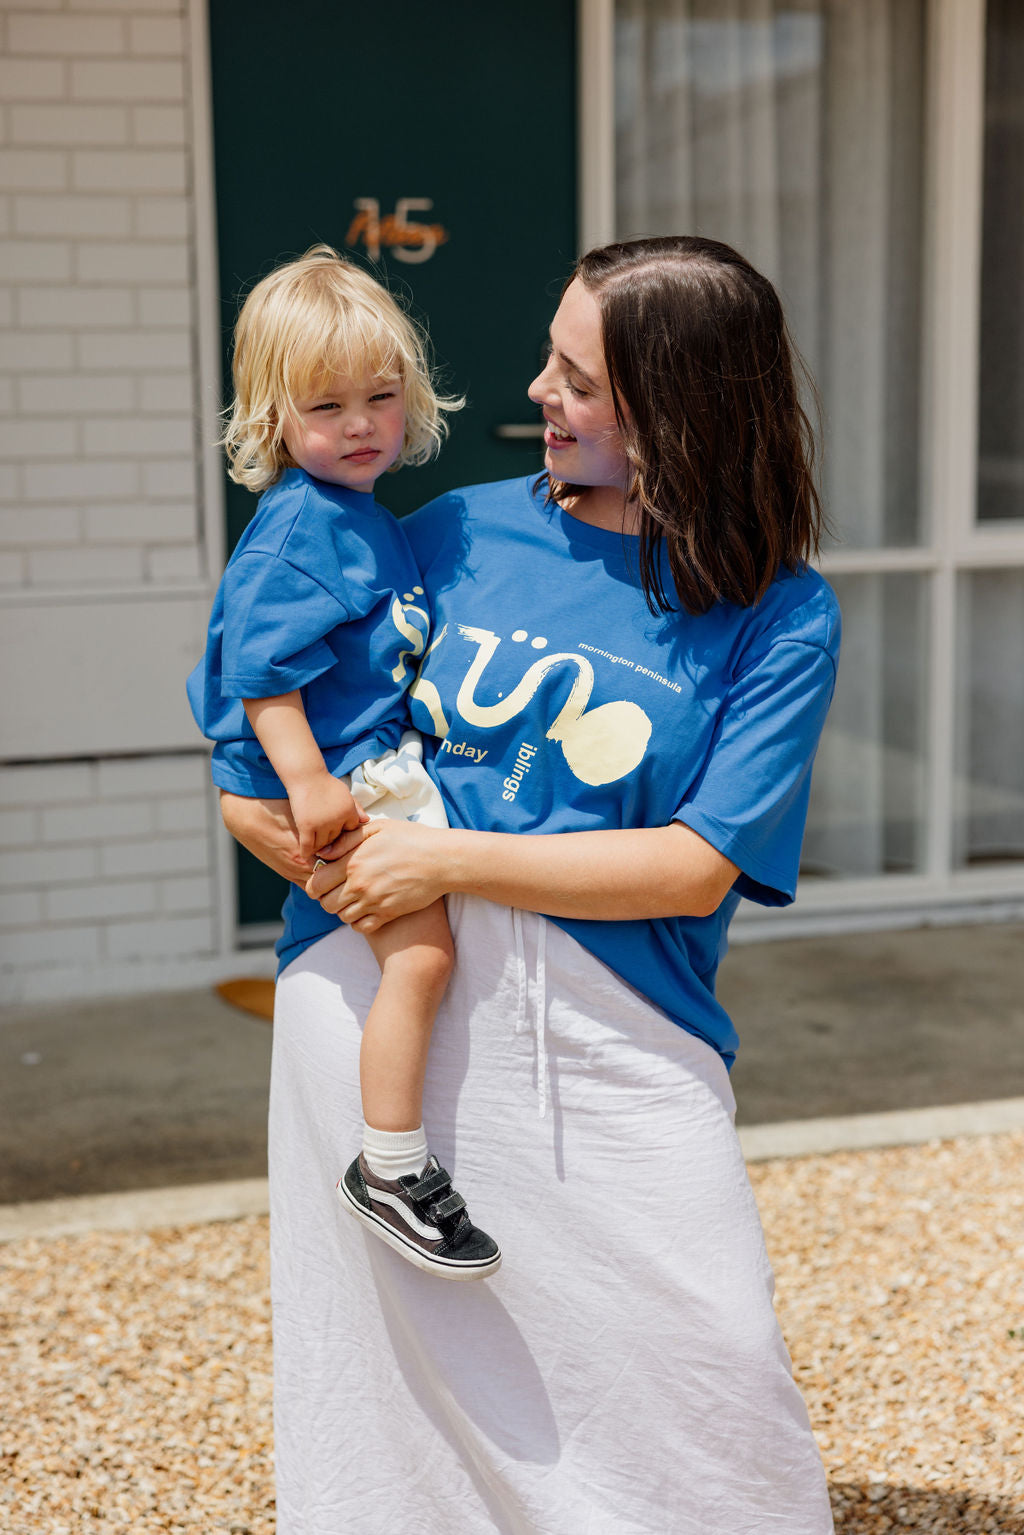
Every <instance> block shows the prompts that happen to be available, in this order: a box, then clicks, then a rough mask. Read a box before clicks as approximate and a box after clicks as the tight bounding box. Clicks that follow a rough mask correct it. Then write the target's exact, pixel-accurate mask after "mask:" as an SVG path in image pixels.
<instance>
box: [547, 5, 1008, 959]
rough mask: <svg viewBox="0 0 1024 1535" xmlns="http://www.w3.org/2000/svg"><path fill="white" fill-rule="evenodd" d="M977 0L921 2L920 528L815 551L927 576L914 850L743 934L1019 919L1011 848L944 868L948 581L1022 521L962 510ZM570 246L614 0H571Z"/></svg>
mask: <svg viewBox="0 0 1024 1535" xmlns="http://www.w3.org/2000/svg"><path fill="white" fill-rule="evenodd" d="M985 20H986V14H985V0H928V8H927V38H928V57H927V60H926V75H925V78H926V116H925V146H924V160H925V198H924V206H925V209H926V213H925V221H926V222H925V228H924V249H925V257H924V292H923V295H922V297H923V307H922V315H923V323H922V353H921V361H920V366H921V372H922V404H923V413H922V434H921V466H920V467H921V486H922V497H923V508H922V510H923V518H922V526H923V530H924V540H923V542H922V543H921V544H919V545H914V546H912V547H910V546H905V547H892V548H882V549H864V550H855V549H842V550H830V551H828V552H827V553H826V554H824V555H823V557H822V559H821V562H820V568H821V570H822V572H823V574H824V575H826V576H829V575H833V574H834V575H837V576H838V575H843V576H858V575H875V574H887V573H890V572H907V573H917V574H919V575H920V577H921V579H922V580H923V581H925V582H926V583H927V591H926V601H927V611H928V657H927V661H928V677H927V679H926V688H927V700H926V736H925V781H926V788H925V804H924V815H925V858H924V868H923V870H922V871H921V872H919V873H913V874H886V875H880V876H877V877H870V878H853V877H849V878H837V879H834V880H831V879H830V880H807V881H805V882H804V883H803V884H802V885H801V888H800V892H799V894H798V897H797V901H796V903H795V905H794V906H793V907H792V908H790V909H789V910H788V911H786V912H777V911H772V912H769V911H763V910H760V909H758V908H754V907H752V906H750V905H749V904H747V903H744V906H743V907H741V914H740V915H739V916H738V919H737V920H738V924H739V927H740V930H741V933H746V935H747V936H749V937H750V938H756V937H762V936H770V935H772V934H773V933H775V932H778V933H780V934H785V935H788V936H795V935H796V934H797V932H800V931H806V932H815V931H825V930H837V929H839V928H846V929H849V928H850V927H851V926H858V927H881V926H886V925H910V924H912V923H916V922H919V921H921V920H924V919H926V918H931V919H932V920H936V918H938V919H939V920H941V919H943V918H945V919H946V920H960V919H963V918H974V919H978V918H986V917H991V916H993V915H999V916H1024V860H1022V861H1019V862H1008V863H1006V864H1001V865H999V866H998V867H987V868H983V869H957V868H955V867H954V865H953V854H954V847H953V842H954V811H955V774H956V765H957V762H958V760H959V757H960V754H959V753H958V749H957V748H958V740H957V732H958V730H962V729H965V728H966V720H965V719H964V718H963V717H962V712H961V713H960V714H958V711H957V707H956V703H957V700H956V688H957V658H958V644H959V643H960V640H959V638H958V635H959V632H960V624H959V623H958V586H959V584H960V578H961V576H962V575H963V574H964V573H965V572H971V571H977V570H1005V569H1020V570H1022V571H1024V519H1022V520H1020V521H1015V522H1000V523H998V524H984V523H979V522H978V521H977V471H978V424H977V414H978V370H979V366H980V357H979V333H980V281H981V241H982V195H983V155H984V113H985ZM578 37H579V91H578V100H579V103H580V117H579V145H580V150H579V153H580V163H579V198H580V202H579V230H580V245H581V250H586V249H588V248H590V247H591V246H593V245H598V244H603V243H606V242H607V241H609V240H612V239H614V238H615V107H614V104H615V70H614V65H615V0H578Z"/></svg>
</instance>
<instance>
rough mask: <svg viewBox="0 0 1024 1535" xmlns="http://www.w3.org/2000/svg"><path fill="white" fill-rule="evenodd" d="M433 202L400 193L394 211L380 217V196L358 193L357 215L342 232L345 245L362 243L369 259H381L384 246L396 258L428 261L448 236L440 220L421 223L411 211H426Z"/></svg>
mask: <svg viewBox="0 0 1024 1535" xmlns="http://www.w3.org/2000/svg"><path fill="white" fill-rule="evenodd" d="M433 206H434V201H433V198H430V197H400V198H399V199H398V201H397V202H396V203H395V211H394V213H385V214H384V216H383V217H381V211H380V199H379V198H376V197H357V198H356V200H355V208H356V215H355V218H354V219H353V220H352V222H351V224H350V225H349V228H348V234H347V235H346V236H345V244H346V245H365V246H366V251H367V254H368V256H369V257H370V259H371V260H372V261H379V260H380V253H381V250H382V248H386V249H387V250H388V252H389V253H390V254H391V255H392V256H393V257H394V258H395V260H396V261H410V262H417V261H429V260H430V258H431V256H432V255H433V254H434V252H435V251H436V250H437V247H438V246H439V245H444V243H445V242H446V240H447V239H448V231H447V229H445V228H444V226H443V225H441V224H421V223H418V222H417V221H415V220H414V219H410V217H409V215H410V214H412V213H429V212H430V210H431V208H433Z"/></svg>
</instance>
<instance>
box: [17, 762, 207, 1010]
mask: <svg viewBox="0 0 1024 1535" xmlns="http://www.w3.org/2000/svg"><path fill="white" fill-rule="evenodd" d="M213 814H214V809H213V796H212V794H211V791H210V783H209V763H208V759H207V756H206V753H205V751H203V750H197V751H196V752H190V753H178V754H174V755H167V756H160V757H139V758H113V759H108V760H98V761H89V762H73V763H38V764H33V765H31V766H9V767H7V768H4V769H0V841H2V843H3V848H4V850H3V853H2V855H0V995H2V996H4V997H5V998H6V1000H8V1001H12V1000H19V999H21V998H23V997H31V998H38V997H45V996H46V995H48V994H50V995H66V994H69V992H71V993H72V994H73V992H74V991H75V990H79V991H81V992H83V993H87V992H89V991H92V992H102V991H103V990H108V989H109V990H118V989H124V984H125V976H124V971H125V968H126V967H127V968H128V972H129V978H130V974H131V965H132V962H137V961H145V962H149V964H150V966H151V964H152V961H154V960H159V961H163V962H168V961H172V962H175V963H176V966H177V970H176V973H177V976H178V982H177V984H179V985H181V984H183V983H185V984H187V981H185V979H184V978H186V977H187V975H188V973H189V972H188V969H187V968H186V967H187V965H188V963H191V964H192V965H193V966H194V967H196V966H202V964H203V963H204V962H205V963H206V965H207V968H208V967H209V964H210V962H212V961H213V960H214V958H215V956H216V952H217V931H216V920H215V914H216V900H217V895H216V888H215V881H214V878H213V876H212V873H211V867H212V862H211V832H212V817H213ZM118 972H120V974H118ZM142 976H143V977H146V976H150V977H151V976H152V970H151V968H150V969H149V970H144V971H143V972H142ZM140 984H142V979H141V978H140ZM150 984H152V982H151V981H150Z"/></svg>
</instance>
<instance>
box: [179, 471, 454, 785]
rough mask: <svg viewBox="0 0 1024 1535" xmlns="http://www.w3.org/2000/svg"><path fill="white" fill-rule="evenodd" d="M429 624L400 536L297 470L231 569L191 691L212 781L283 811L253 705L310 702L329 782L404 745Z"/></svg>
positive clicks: (263, 508)
mask: <svg viewBox="0 0 1024 1535" xmlns="http://www.w3.org/2000/svg"><path fill="white" fill-rule="evenodd" d="M428 627H429V622H428V618H427V609H426V606H425V604H424V601H423V588H422V586H421V584H420V576H419V571H418V570H417V568H416V563H415V560H414V559H413V556H412V552H411V550H410V548H409V544H408V540H407V539H406V537H405V534H404V533H403V531H402V529H401V528H400V526H399V525H398V523H397V522H396V521H395V519H394V518H393V517H392V516H391V514H390V513H389V512H387V511H385V510H384V508H383V507H381V506H378V505H377V503H376V502H375V501H374V499H373V497H372V496H371V495H366V494H364V493H362V492H359V491H352V490H344V489H342V488H341V487H340V486H337V485H327V484H325V483H324V482H323V481H321V480H314V479H312V478H311V477H310V476H309V475H308V474H306V473H305V471H304V470H302V469H288V470H286V471H285V473H284V475H283V476H282V477H281V479H280V480H279V481H278V482H277V483H276V484H275V485H272V486H271V487H270V489H269V490H268V491H266V492H265V493H264V495H263V496H261V498H260V502H259V506H258V507H257V509H256V515H255V516H254V517H253V519H252V521H251V522H250V524H249V526H248V527H247V528H246V530H245V532H244V533H243V534H242V537H241V539H240V541H239V544H238V547H237V548H236V550H235V552H234V554H233V555H232V556H231V559H230V561H229V562H228V566H227V569H226V570H225V572H224V575H223V578H222V580H221V583H220V586H219V588H218V591H217V596H216V598H215V600H214V604H213V613H212V616H211V618H210V629H209V635H208V639H207V645H206V654H205V656H204V657H203V660H202V661H201V662H200V663H199V665H198V666H197V667H196V669H195V671H194V672H193V673H192V675H191V676H190V677H189V679H188V697H189V703H190V704H191V706H192V713H193V714H194V715H195V719H196V723H197V724H198V726H199V728H200V730H201V731H202V732H203V734H204V735H205V736H207V737H208V738H209V739H210V740H212V741H214V743H215V746H214V752H213V779H214V782H215V783H216V784H218V785H219V787H220V788H222V789H230V790H232V791H233V792H234V793H235V794H244V795H247V796H249V797H253V796H266V797H270V798H284V797H285V790H284V785H283V784H282V783H281V781H280V779H279V778H278V776H277V774H276V773H275V772H274V769H273V767H272V766H271V764H270V762H269V760H268V759H267V756H266V754H265V753H264V751H263V749H262V747H261V746H260V743H259V741H258V740H257V739H256V736H255V734H254V732H253V730H252V727H251V726H250V724H249V721H248V720H247V719H246V716H245V709H244V708H243V706H242V703H241V700H242V699H243V698H276V697H279V696H280V695H281V694H282V693H291V692H293V691H294V690H295V689H301V692H302V701H303V706H304V708H305V711H306V718H307V720H308V721H309V726H310V729H311V730H312V732H313V736H314V738H315V740H316V743H317V745H318V746H319V747H320V750H321V751H322V752H323V755H324V760H325V762H326V763H327V766H328V768H329V769H330V771H331V772H332V773H335V774H339V773H348V772H350V771H351V770H352V768H354V767H355V766H356V764H357V763H359V762H362V761H364V760H365V759H366V758H368V757H375V756H379V755H380V753H381V752H383V751H386V750H387V749H388V748H391V747H395V746H397V745H398V742H399V739H400V738H401V734H402V731H403V730H404V729H407V728H408V724H409V718H408V708H407V702H406V697H405V694H406V689H407V687H408V685H409V683H410V681H411V680H412V672H411V670H410V668H409V664H408V663H409V662H410V660H411V659H412V658H414V657H417V656H419V655H421V654H422V652H423V646H424V644H425V642H426V636H427V633H428Z"/></svg>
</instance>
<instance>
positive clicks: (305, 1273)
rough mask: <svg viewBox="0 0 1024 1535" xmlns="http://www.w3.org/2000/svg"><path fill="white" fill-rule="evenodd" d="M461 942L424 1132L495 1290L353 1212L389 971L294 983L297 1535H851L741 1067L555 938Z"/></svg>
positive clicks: (283, 1386) (273, 1120) (278, 1028)
mask: <svg viewBox="0 0 1024 1535" xmlns="http://www.w3.org/2000/svg"><path fill="white" fill-rule="evenodd" d="M449 917H450V920H451V924H452V929H453V932H454V935H455V944H456V953H457V966H456V973H455V976H454V979H453V981H452V984H451V987H450V989H449V992H448V995H447V998H446V1000H445V1004H444V1006H443V1008H442V1011H441V1013H440V1015H439V1017H438V1021H437V1025H436V1027H435V1031H434V1038H433V1043H432V1046H431V1053H430V1065H429V1072H428V1077H427V1084H426V1095H425V1100H424V1123H425V1125H426V1128H427V1135H428V1139H429V1142H430V1146H431V1149H432V1150H433V1151H434V1152H435V1153H436V1154H437V1156H438V1157H439V1158H440V1161H441V1163H442V1165H443V1166H444V1167H446V1168H447V1169H448V1171H449V1172H450V1173H451V1175H452V1178H453V1180H454V1183H455V1186H456V1187H457V1188H458V1189H459V1191H460V1192H461V1193H462V1194H463V1196H464V1198H465V1199H466V1201H467V1203H468V1206H469V1210H470V1214H471V1215H472V1217H473V1219H474V1220H475V1221H476V1223H477V1224H478V1225H480V1226H482V1227H483V1228H484V1229H485V1230H487V1231H489V1232H491V1234H492V1235H493V1236H494V1237H495V1238H496V1239H497V1241H498V1242H499V1244H500V1246H501V1248H502V1252H503V1255H504V1261H503V1266H502V1268H501V1271H500V1272H499V1273H498V1274H497V1275H496V1276H495V1277H494V1278H493V1279H492V1280H487V1281H479V1282H476V1283H461V1284H455V1283H452V1282H451V1281H445V1280H443V1279H439V1278H437V1277H435V1276H433V1275H430V1274H424V1273H421V1272H420V1271H419V1270H417V1269H415V1268H413V1267H412V1265H411V1264H409V1263H406V1262H405V1261H404V1260H403V1259H402V1258H400V1257H399V1256H398V1254H397V1253H394V1252H392V1251H391V1249H390V1248H388V1247H387V1246H386V1245H385V1244H384V1243H382V1242H379V1241H377V1240H376V1238H374V1237H373V1236H372V1235H371V1234H369V1233H368V1232H367V1231H366V1230H365V1228H364V1227H363V1226H362V1225H361V1224H360V1223H359V1222H358V1221H356V1220H353V1218H352V1217H351V1216H350V1215H349V1214H348V1213H347V1212H346V1210H345V1209H344V1207H343V1206H342V1204H341V1202H340V1201H339V1199H338V1197H337V1195H336V1194H335V1188H334V1186H335V1182H336V1180H337V1179H338V1177H339V1176H340V1175H341V1173H342V1172H343V1170H344V1168H345V1167H346V1166H347V1165H348V1163H349V1162H350V1161H351V1160H352V1158H353V1157H354V1156H355V1154H356V1152H357V1151H358V1149H359V1143H360V1125H361V1114H360V1100H359V1070H358V1066H359V1040H360V1028H361V1025H362V1021H363V1019H364V1018H365V1016H366V1012H367V1009H368V1008H369V1006H370V1003H371V1001H372V999H373V995H374V991H375V988H376V984H377V979H378V972H377V967H376V964H375V962H374V960H373V958H372V956H371V953H370V950H369V947H368V945H367V944H366V943H365V941H364V940H363V939H362V938H360V937H359V936H358V935H357V934H355V933H352V932H351V931H350V930H348V929H346V928H341V929H339V930H338V931H337V932H336V933H333V934H331V935H330V936H328V937H326V938H323V939H322V940H321V941H320V942H319V943H317V944H315V945H314V946H313V947H312V948H310V949H308V950H307V951H306V952H305V953H304V954H302V955H301V956H300V957H299V958H298V959H296V960H295V961H294V962H293V963H292V964H291V965H289V966H288V968H287V969H286V970H285V971H284V973H283V974H282V976H281V979H280V981H279V984H278V991H277V1011H276V1015H275V1023H274V1053H273V1074H272V1086H271V1100H270V1192H271V1244H272V1291H273V1318H274V1370H275V1440H276V1466H277V1493H278V1523H277V1530H278V1535H493V1532H499V1535H773V1532H774V1535H828V1532H830V1531H831V1530H832V1528H833V1526H832V1518H831V1514H830V1512H829V1502H828V1496H827V1491H826V1487H825V1478H824V1474H823V1470H822V1465H821V1460H820V1457H819V1455H818V1451H817V1447H816V1445H815V1442H814V1439H813V1437H812V1434H811V1430H810V1426H809V1423H808V1418H807V1412H806V1409H805V1406H804V1403H803V1400H802V1398H801V1396H800V1393H799V1391H798V1390H797V1387H796V1385H795V1384H794V1382H793V1378H792V1372H791V1368H790V1361H789V1356H788V1354H787V1352H786V1348H785V1344H784V1343H783V1341H782V1337H781V1334H780V1332H779V1328H778V1325H777V1323H776V1319H775V1314H774V1311H773V1309H772V1289H773V1280H772V1274H771V1269H770V1267H769V1264H768V1259H767V1256H766V1253H765V1249H764V1242H763V1238H762V1234H761V1226H760V1221H759V1219H758V1214H757V1209H756V1206H755V1203H754V1197H753V1193H752V1191H751V1188H750V1184H749V1181H748V1179H747V1175H746V1169H745V1166H744V1162H743V1157H742V1154H741V1152H740V1147H739V1142H738V1140H737V1137H736V1132H735V1130H734V1127H733V1113H734V1107H735V1105H734V1100H733V1096H732V1092H731V1089H730V1087H729V1079H728V1075H727V1073H726V1071H725V1068H724V1066H723V1064H722V1062H721V1060H720V1059H719V1057H718V1056H717V1055H716V1054H715V1052H714V1051H713V1050H711V1049H710V1048H709V1047H708V1046H707V1045H705V1044H703V1043H702V1042H701V1041H700V1040H697V1039H695V1038H693V1037H692V1036H691V1035H688V1034H687V1033H685V1031H684V1030H682V1029H680V1028H677V1027H676V1026H675V1025H674V1024H672V1023H671V1022H669V1021H668V1020H667V1019H666V1018H665V1016H664V1015H663V1014H662V1013H660V1012H658V1011H657V1009H655V1008H653V1007H652V1006H651V1005H650V1004H649V1003H648V1002H647V1001H646V1000H645V999H644V998H643V997H641V996H640V995H639V994H638V993H637V992H635V991H633V990H632V989H631V988H630V987H629V986H627V985H626V984H625V983H624V982H623V981H621V980H620V979H619V978H618V977H617V976H615V975H613V974H612V972H611V971H609V970H608V969H607V968H606V967H605V966H604V965H602V964H601V963H600V961H599V960H597V959H595V958H593V956H591V955H590V954H588V953H587V952H586V951H585V950H583V949H581V948H580V946H579V945H578V944H577V943H575V941H574V940H573V939H571V938H569V937H568V936H567V935H566V934H565V933H563V932H562V931H561V930H560V929H559V928H557V927H556V926H555V925H554V924H553V923H548V922H545V920H544V919H543V918H541V917H537V916H534V915H533V914H531V913H526V912H515V911H512V910H510V909H509V908H507V907H502V906H496V905H492V904H490V903H488V902H485V901H479V900H474V899H468V898H459V897H456V898H451V899H450V900H449ZM538 1067H539V1070H538Z"/></svg>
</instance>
